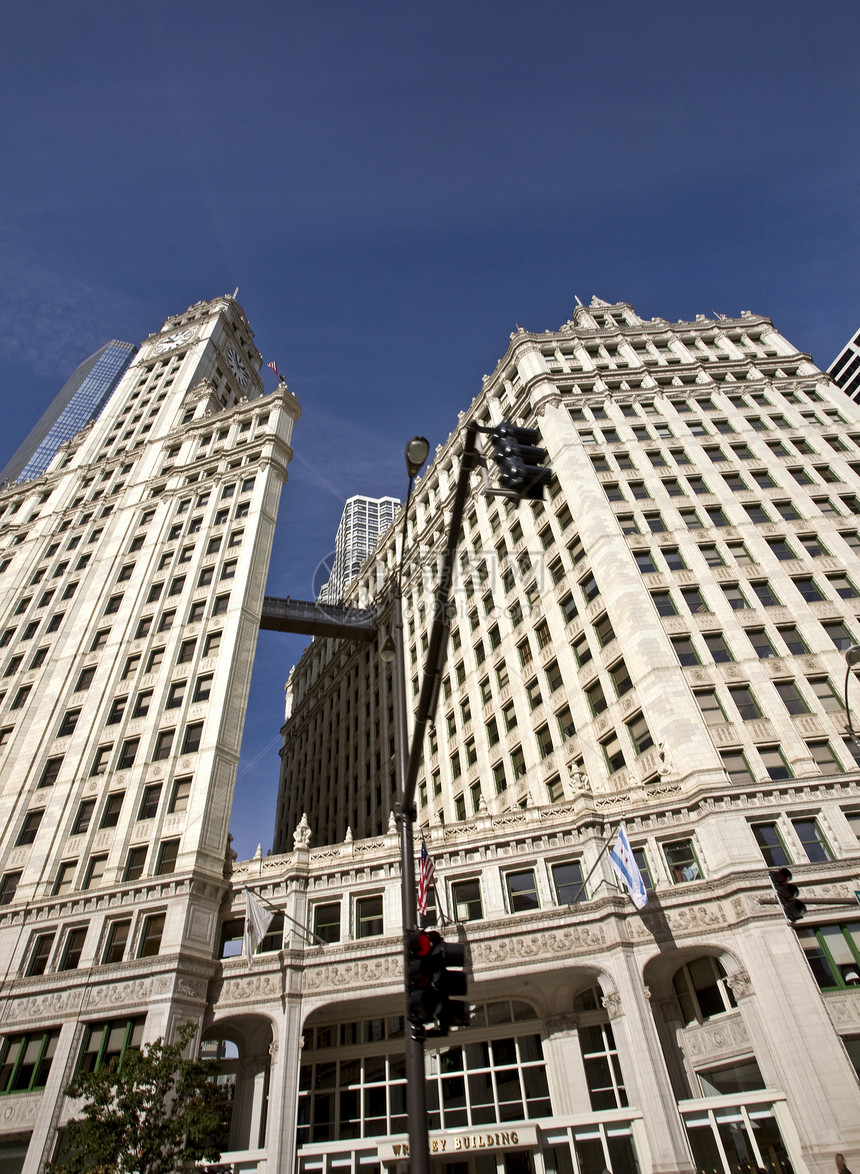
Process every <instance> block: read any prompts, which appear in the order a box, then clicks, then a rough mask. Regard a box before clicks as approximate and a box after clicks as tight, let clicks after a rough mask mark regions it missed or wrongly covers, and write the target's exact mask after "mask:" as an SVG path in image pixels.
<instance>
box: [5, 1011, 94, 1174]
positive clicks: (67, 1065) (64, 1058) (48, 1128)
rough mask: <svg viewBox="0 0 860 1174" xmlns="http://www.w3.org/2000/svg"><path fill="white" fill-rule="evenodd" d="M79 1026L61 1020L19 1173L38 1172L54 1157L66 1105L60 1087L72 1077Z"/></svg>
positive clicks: (35, 1173)
mask: <svg viewBox="0 0 860 1174" xmlns="http://www.w3.org/2000/svg"><path fill="white" fill-rule="evenodd" d="M78 1027H79V1024H78V1023H77V1021H75V1022H73V1023H64V1024H63V1026H62V1027H61V1028H60V1038H59V1039H58V1040H57V1050H56V1051H55V1052H54V1059H53V1063H52V1064H51V1071H50V1073H49V1074H48V1081H47V1083H46V1085H45V1091H44V1092H43V1093H42V1100H41V1103H40V1104H39V1110H38V1113H37V1114H36V1120H35V1123H34V1124H33V1133H32V1136H31V1138H30V1148H29V1149H28V1150H27V1157H26V1158H25V1159H24V1165H23V1166H22V1167H21V1170H22V1174H39V1172H40V1171H41V1170H44V1168H45V1165H46V1164H47V1162H48V1161H50V1159H51V1158H52V1157H53V1156H54V1146H55V1144H56V1140H57V1124H58V1122H59V1119H60V1113H61V1112H62V1108H63V1105H64V1104H65V1097H64V1096H63V1089H64V1088H65V1087H66V1085H67V1084H68V1083H69V1081H70V1080H71V1079H72V1075H73V1073H74V1065H75V1060H76V1059H77V1054H78V1044H79V1042H80V1034H79V1032H78ZM12 1101H14V1098H10V1104H11V1103H12Z"/></svg>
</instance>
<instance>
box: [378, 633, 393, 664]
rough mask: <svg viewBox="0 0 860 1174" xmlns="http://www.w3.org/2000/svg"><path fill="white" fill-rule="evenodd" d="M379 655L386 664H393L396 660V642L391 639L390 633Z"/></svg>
mask: <svg viewBox="0 0 860 1174" xmlns="http://www.w3.org/2000/svg"><path fill="white" fill-rule="evenodd" d="M379 655H380V657H381V658H382V659H383V660H384V661H385V663H386V664H391V663H392V662H393V660H394V656H395V650H394V641H393V640H392V638H391V633H390V632H389V633H388V635H387V636H386V637H385V639H384V640H383V642H382V647H381V648H380V650H379Z"/></svg>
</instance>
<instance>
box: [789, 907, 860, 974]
mask: <svg viewBox="0 0 860 1174" xmlns="http://www.w3.org/2000/svg"><path fill="white" fill-rule="evenodd" d="M795 932H796V933H797V937H798V940H799V941H800V944H801V946H802V947H803V949H804V952H805V953H806V959H807V961H808V962H809V965H810V967H811V968H812V973H813V975H814V976H815V980H816V982H817V983H818V985H819V987H821V989H822V990H832V989H846V988H847V989H849V990H853V989H856V987H857V983H858V981H860V922H857V921H851V922H847V923H845V924H842V925H839V924H831V925H825V926H820V927H817V928H816V927H813V926H803V927H802V928H797V929H796V931H795Z"/></svg>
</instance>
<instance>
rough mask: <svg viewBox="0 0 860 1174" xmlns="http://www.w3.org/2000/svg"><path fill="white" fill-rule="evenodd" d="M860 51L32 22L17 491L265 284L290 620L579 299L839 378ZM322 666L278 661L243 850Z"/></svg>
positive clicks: (550, 30) (107, 17)
mask: <svg viewBox="0 0 860 1174" xmlns="http://www.w3.org/2000/svg"><path fill="white" fill-rule="evenodd" d="M858 41H860V7H858V5H857V4H856V0H825V3H822V4H818V5H814V6H813V5H810V4H808V3H799V2H797V0H755V2H753V3H750V2H749V0H744V2H743V3H741V2H740V0H723V2H721V3H720V4H710V5H705V4H701V5H694V4H691V3H689V0H683V2H675V0H651V2H650V3H644V2H643V0H638V2H635V3H634V2H632V0H615V3H613V4H604V5H596V4H585V3H583V2H582V0H567V2H562V0H533V2H532V3H531V4H528V5H522V4H513V3H509V2H507V0H494V2H493V3H490V2H485V0H475V2H472V3H470V2H468V0H459V2H458V3H453V2H434V0H428V2H424V3H418V2H409V0H399V2H395V0H362V2H361V3H358V2H350V0H313V2H312V3H299V2H295V0H294V2H286V0H277V2H262V0H260V2H254V0H249V2H248V3H246V4H244V5H237V4H235V3H230V4H228V3H224V2H222V0H207V2H206V3H203V2H202V0H183V3H182V4H176V3H165V2H163V0H147V2H146V3H138V2H136V0H125V2H124V3H122V4H117V3H116V2H115V0H111V2H101V0H77V2H76V3H74V4H69V3H68V2H67V0H32V2H31V3H28V4H17V5H7V7H6V10H5V12H4V38H3V45H2V47H0V95H2V102H3V109H4V112H5V117H4V119H3V122H2V125H0V145H2V159H3V163H4V167H3V172H4V180H3V184H2V188H0V396H2V408H3V412H4V416H5V419H6V426H5V427H4V429H3V433H2V444H0V466H2V464H4V463H5V461H6V460H7V459H8V457H9V456H10V455H11V453H12V451H14V449H15V447H16V446H17V444H18V442H19V441H20V440H21V439H22V438H23V436H24V435H25V434H26V432H27V431H28V430H29V428H30V427H31V426H32V424H33V423H34V422H35V420H36V419H37V418H38V416H39V415H40V413H41V412H42V410H43V409H44V407H45V406H46V404H47V403H48V402H49V401H50V399H51V398H52V397H53V395H54V394H55V393H56V391H57V390H58V388H59V387H60V386H61V384H62V383H63V381H64V380H65V379H66V377H67V376H68V374H69V373H70V372H71V370H73V368H74V367H75V366H76V365H77V363H78V362H79V361H80V360H81V359H82V358H84V357H85V356H86V355H88V354H90V353H91V352H92V351H93V350H95V349H96V347H97V346H99V345H101V343H102V342H104V341H106V340H107V339H108V338H111V337H118V338H124V339H128V340H130V341H137V340H139V339H140V338H141V337H143V336H144V335H145V334H147V333H149V332H150V331H151V330H153V329H157V328H158V327H159V326H160V324H161V321H162V320H163V318H164V317H166V316H167V315H168V314H172V313H176V312H178V311H181V310H183V309H184V308H185V307H186V306H187V305H189V304H191V303H193V302H196V301H198V300H200V299H202V298H210V297H215V296H217V295H218V294H221V293H229V292H232V290H233V289H234V288H235V287H236V286H237V285H238V286H239V299H240V301H241V302H242V304H243V306H244V307H245V310H246V312H247V314H248V317H249V320H250V322H251V325H252V327H253V328H254V330H255V332H256V341H257V344H258V346H259V347H260V350H261V351H262V353H263V355H264V357H265V358H266V359H267V360H268V359H271V358H275V359H277V361H278V364H279V366H280V368H281V370H282V372H284V374H285V375H286V377H287V380H288V382H289V384H290V387H291V388H292V390H294V391H295V392H296V394H297V396H298V397H299V400H300V402H301V404H302V407H303V415H302V419H301V420H300V421H299V424H298V426H297V428H296V433H295V447H296V452H297V454H298V457H297V459H296V460H294V461H293V464H292V466H291V472H290V481H289V483H288V485H287V486H286V488H285V490H284V496H283V498H282V515H281V520H280V522H279V526H278V535H277V540H276V549H275V553H274V556H273V560H272V568H271V574H270V581H269V591H270V593H271V594H276V595H287V594H289V595H292V596H293V597H294V598H309V597H310V595H311V582H312V577H313V572H314V568H315V566H316V565H317V563H318V562H319V561H320V560H321V559H322V558H324V557H325V556H326V555H327V554H328V552H329V551H330V549H331V546H332V542H333V537H334V532H335V529H336V526H337V522H338V519H339V517H340V512H341V509H342V505H343V500H344V499H345V498H347V497H349V496H350V495H351V494H354V493H369V494H373V495H383V494H400V493H402V491H403V482H404V475H403V465H402V451H403V445H404V443H405V441H406V440H407V439H408V437H409V436H411V435H413V434H415V433H424V434H425V435H426V436H428V437H429V438H430V440H431V442H432V443H433V444H434V445H435V444H436V443H439V442H440V441H442V440H443V439H444V438H445V437H446V436H447V434H448V432H449V431H450V430H451V429H452V428H453V427H454V425H455V423H456V416H457V412H458V410H460V409H462V408H464V407H465V406H466V405H467V404H468V402H469V401H470V399H471V398H472V396H473V395H474V394H475V393H476V392H477V391H478V389H479V387H480V381H481V376H482V374H483V373H484V372H489V371H491V370H492V369H493V368H494V366H495V364H496V361H497V359H498V358H499V356H500V355H501V354H502V353H503V352H504V350H505V348H506V345H507V342H508V335H509V333H510V331H511V330H513V329H514V327H515V325H516V324H517V323H520V324H522V325H523V326H526V327H527V328H529V329H535V330H544V329H547V328H552V329H555V328H557V327H558V326H559V325H560V324H561V323H562V322H564V321H565V320H566V319H567V318H568V317H569V316H570V313H571V310H572V308H573V306H574V304H575V301H574V298H575V295H577V294H578V295H579V297H581V298H582V299H583V301H587V300H588V299H590V297H591V295H592V294H593V293H597V294H598V295H599V296H600V297H603V298H606V299H608V300H615V299H619V300H626V301H629V302H632V304H633V305H634V306H635V308H636V309H637V310H638V311H639V312H640V313H642V314H643V315H644V316H646V317H651V316H652V315H653V316H660V317H665V318H668V319H679V318H692V317H694V316H695V314H697V313H710V312H711V311H712V310H717V311H719V312H722V313H727V314H730V315H731V314H737V313H739V312H740V310H742V309H749V310H753V311H754V312H757V313H764V314H767V315H769V316H770V317H772V318H773V319H774V321H775V322H776V324H777V326H778V327H779V328H780V329H781V330H782V331H783V333H784V334H786V335H787V336H788V337H789V338H790V339H791V340H792V341H793V342H795V343H796V344H797V345H798V346H800V347H801V348H803V349H806V350H808V351H810V352H811V353H812V355H813V358H814V359H815V360H816V362H818V363H819V365H822V366H826V365H827V364H829V362H830V361H831V360H832V358H833V357H834V355H835V354H836V352H837V351H838V350H839V349H840V347H841V346H842V345H843V344H844V342H845V341H846V340H847V338H848V337H849V335H851V334H852V332H854V331H855V330H856V329H857V328H858V326H860V264H858V211H860V162H858V160H860V151H858V141H857V140H858V126H860V71H858V68H857V53H856V46H857V44H858ZM271 382H272V383H273V384H274V379H272V380H271ZM302 643H303V642H302V641H301V640H300V639H298V638H293V637H282V636H279V635H278V634H275V633H263V634H261V637H260V642H259V645H258V653H257V663H256V667H255V673H254V681H253V686H252V696H251V705H250V709H249V718H248V723H247V726H246V733H245V744H244V748H243V760H242V763H241V765H240V777H239V782H238V787H237V801H236V807H235V810H234V821H233V823H234V829H233V830H234V833H235V835H236V846H237V848H238V850H239V852H240V854H241V855H249V854H250V853H252V852H253V851H254V848H255V847H256V844H257V842H258V841H261V842H262V844H263V849H264V850H265V849H266V848H268V846H269V845H270V843H271V835H272V817H271V814H270V813H271V812H272V811H273V807H274V793H275V787H276V780H277V766H278V759H277V737H278V728H279V726H280V722H281V720H282V714H283V691H282V686H283V681H284V679H285V678H286V675H287V672H288V670H289V667H290V665H291V664H292V663H294V661H295V660H296V659H297V656H298V654H299V652H300V649H301V646H302ZM255 760H256V761H255Z"/></svg>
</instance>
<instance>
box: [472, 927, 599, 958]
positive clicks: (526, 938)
mask: <svg viewBox="0 0 860 1174" xmlns="http://www.w3.org/2000/svg"><path fill="white" fill-rule="evenodd" d="M605 940H606V938H605V934H604V930H603V927H602V926H600V925H596V924H594V925H576V926H567V927H566V928H564V929H560V930H553V931H552V932H550V933H534V934H523V935H522V936H517V937H498V938H494V939H493V940H492V941H488V942H475V943H474V944H473V945H472V947H471V952H472V959H473V961H475V962H476V963H480V964H489V963H505V962H517V961H520V960H522V959H534V960H538V959H541V958H557V957H559V956H562V957H570V956H572V955H574V954H585V953H590V952H591V951H592V950H594V948H595V947H597V946H602V945H604V943H605Z"/></svg>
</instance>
